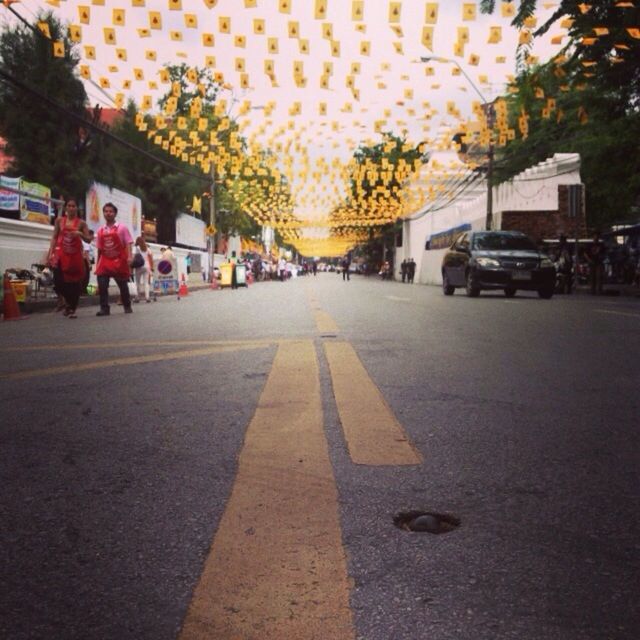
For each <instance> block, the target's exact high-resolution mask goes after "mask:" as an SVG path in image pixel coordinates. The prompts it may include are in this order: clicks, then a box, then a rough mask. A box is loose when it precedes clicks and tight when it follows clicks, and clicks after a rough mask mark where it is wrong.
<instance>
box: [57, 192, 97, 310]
mask: <svg viewBox="0 0 640 640" xmlns="http://www.w3.org/2000/svg"><path fill="white" fill-rule="evenodd" d="M92 238H93V234H92V232H91V231H90V230H89V227H88V226H87V223H86V222H85V221H84V220H82V219H80V218H79V217H78V203H77V202H76V201H75V199H74V198H69V199H68V200H67V201H66V203H65V205H64V215H63V216H62V217H60V218H57V219H56V222H55V226H54V228H53V236H52V237H51V244H50V245H49V254H48V264H49V265H50V266H51V267H52V268H53V269H54V271H58V277H57V281H58V282H57V286H58V288H59V292H60V294H61V295H62V298H63V299H64V302H65V310H64V315H65V316H67V317H68V318H77V317H78V316H77V315H76V309H77V308H78V300H80V294H81V291H82V282H83V280H84V276H85V261H84V255H83V251H82V240H83V239H84V240H86V241H87V242H91V239H92Z"/></svg>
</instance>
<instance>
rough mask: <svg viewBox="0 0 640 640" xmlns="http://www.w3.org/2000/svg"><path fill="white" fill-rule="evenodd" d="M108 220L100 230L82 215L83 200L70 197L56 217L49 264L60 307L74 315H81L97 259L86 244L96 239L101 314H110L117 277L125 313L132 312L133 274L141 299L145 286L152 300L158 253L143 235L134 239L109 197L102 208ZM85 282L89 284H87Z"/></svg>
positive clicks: (148, 300)
mask: <svg viewBox="0 0 640 640" xmlns="http://www.w3.org/2000/svg"><path fill="white" fill-rule="evenodd" d="M102 214H103V216H104V220H105V224H104V225H103V226H101V227H100V228H99V229H98V232H97V233H96V234H95V238H94V233H93V231H91V229H89V227H88V225H87V223H86V222H85V221H84V220H82V219H81V218H80V217H79V216H78V202H77V201H76V200H75V199H73V198H69V199H68V200H67V201H66V202H65V206H64V213H63V215H62V216H59V217H58V218H56V221H55V225H54V230H53V235H52V237H51V243H50V245H49V251H48V254H47V264H48V266H49V267H51V269H52V270H53V274H54V287H55V290H56V292H57V293H58V295H59V297H60V302H59V305H58V310H61V311H62V310H63V312H64V315H65V316H66V317H68V318H72V319H73V318H77V317H78V316H77V308H78V302H79V300H80V296H81V294H82V291H83V286H84V287H85V288H86V282H88V275H89V270H90V268H91V263H90V262H89V260H88V257H87V251H86V249H85V248H84V246H83V241H84V242H85V243H91V242H93V241H94V239H95V246H96V250H97V260H96V265H95V273H96V276H97V279H98V292H99V296H100V310H99V311H98V312H97V313H96V315H97V316H108V315H109V314H110V306H109V282H110V280H111V279H112V278H113V280H114V281H115V282H116V284H117V286H118V289H119V290H120V300H121V302H122V306H123V307H124V312H125V313H132V311H133V309H132V308H131V294H130V292H129V279H130V277H131V275H132V272H133V274H134V275H135V281H136V291H137V296H136V301H138V300H139V296H140V292H141V291H144V296H145V299H146V301H147V302H150V286H149V285H150V283H151V277H152V273H153V256H152V254H151V251H149V248H148V247H147V244H146V242H145V240H144V238H143V237H142V236H140V237H138V238H137V239H136V241H135V250H134V241H133V238H132V237H131V232H130V231H129V229H128V227H127V226H126V225H125V224H120V223H118V222H117V221H116V216H117V215H118V208H117V207H116V206H115V205H114V204H113V203H111V202H108V203H107V204H105V205H104V207H103V208H102ZM83 283H84V284H83Z"/></svg>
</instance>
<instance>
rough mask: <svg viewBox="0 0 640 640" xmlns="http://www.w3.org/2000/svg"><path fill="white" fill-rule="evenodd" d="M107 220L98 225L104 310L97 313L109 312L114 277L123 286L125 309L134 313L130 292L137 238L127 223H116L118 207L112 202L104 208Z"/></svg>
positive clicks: (102, 314)
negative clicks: (133, 251) (110, 285)
mask: <svg viewBox="0 0 640 640" xmlns="http://www.w3.org/2000/svg"><path fill="white" fill-rule="evenodd" d="M102 213H103V215H104V219H105V221H106V224H105V225H104V226H102V227H100V229H98V238H97V240H96V247H97V249H98V263H97V266H96V274H97V276H98V290H99V292H100V311H98V313H97V314H96V315H98V316H108V315H109V314H110V309H109V279H110V278H113V279H114V280H115V281H116V284H117V285H118V289H120V296H121V298H122V304H123V306H124V312H125V313H131V312H132V310H131V295H130V294H129V276H130V275H131V271H130V264H131V258H132V251H131V247H132V245H133V239H132V238H131V233H130V232H129V229H127V227H126V226H125V225H120V224H118V223H116V215H117V214H118V209H117V208H116V206H115V205H114V204H111V203H110V202H108V203H107V204H105V205H104V207H103V208H102Z"/></svg>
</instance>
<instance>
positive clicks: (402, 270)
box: [400, 258, 407, 282]
mask: <svg viewBox="0 0 640 640" xmlns="http://www.w3.org/2000/svg"><path fill="white" fill-rule="evenodd" d="M400 275H401V276H402V282H406V280H407V260H406V258H405V259H404V260H403V261H402V262H401V263H400Z"/></svg>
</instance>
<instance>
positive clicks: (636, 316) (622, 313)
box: [596, 309, 640, 318]
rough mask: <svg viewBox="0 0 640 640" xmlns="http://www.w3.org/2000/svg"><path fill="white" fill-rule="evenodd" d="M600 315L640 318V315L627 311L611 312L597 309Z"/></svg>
mask: <svg viewBox="0 0 640 640" xmlns="http://www.w3.org/2000/svg"><path fill="white" fill-rule="evenodd" d="M596 311H597V312H598V313H612V314H613V315H616V316H630V317H631V318H640V313H627V312H626V311H609V310H608V309H596Z"/></svg>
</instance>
